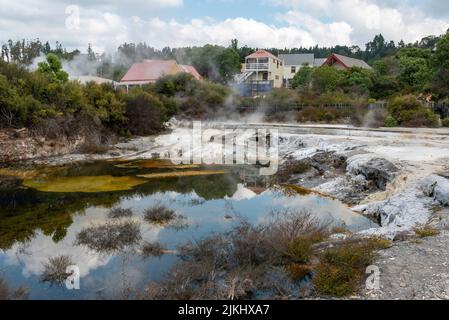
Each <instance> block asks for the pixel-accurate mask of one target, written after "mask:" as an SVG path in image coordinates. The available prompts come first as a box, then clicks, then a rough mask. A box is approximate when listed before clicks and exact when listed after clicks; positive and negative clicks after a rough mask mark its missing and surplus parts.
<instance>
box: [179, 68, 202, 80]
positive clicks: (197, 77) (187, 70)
mask: <svg viewBox="0 0 449 320" xmlns="http://www.w3.org/2000/svg"><path fill="white" fill-rule="evenodd" d="M180 67H181V68H183V69H184V72H187V73H190V74H191V75H192V76H193V77H194V78H195V79H196V80H199V81H201V80H203V77H202V76H201V75H200V74H199V73H198V71H196V69H195V68H194V67H192V66H188V65H184V64H181V65H180Z"/></svg>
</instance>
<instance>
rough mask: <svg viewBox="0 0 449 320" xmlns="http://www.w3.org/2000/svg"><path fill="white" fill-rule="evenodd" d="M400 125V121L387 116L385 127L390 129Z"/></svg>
mask: <svg viewBox="0 0 449 320" xmlns="http://www.w3.org/2000/svg"><path fill="white" fill-rule="evenodd" d="M398 125H399V123H398V121H397V120H396V119H395V118H393V117H392V116H387V118H386V119H385V126H386V127H389V128H393V127H397V126H398Z"/></svg>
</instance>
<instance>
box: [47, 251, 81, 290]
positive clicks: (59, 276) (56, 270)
mask: <svg viewBox="0 0 449 320" xmlns="http://www.w3.org/2000/svg"><path fill="white" fill-rule="evenodd" d="M73 264H74V263H73V261H72V258H71V257H70V256H67V255H61V256H57V257H51V258H49V259H48V261H47V262H46V263H45V264H44V272H43V273H42V274H41V276H40V281H42V282H48V283H50V284H51V285H60V286H62V285H64V283H65V281H66V279H67V278H68V277H69V276H70V275H71V274H70V273H67V272H66V270H67V267H69V266H71V265H73Z"/></svg>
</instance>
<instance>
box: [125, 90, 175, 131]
mask: <svg viewBox="0 0 449 320" xmlns="http://www.w3.org/2000/svg"><path fill="white" fill-rule="evenodd" d="M126 117H127V119H128V130H129V131H130V132H131V133H132V134H134V135H141V136H143V135H149V134H155V133H157V132H159V131H161V130H163V124H164V122H165V121H167V118H166V110H165V107H164V105H163V104H162V102H161V101H160V100H159V98H158V97H157V96H155V95H152V94H150V93H146V92H143V91H140V90H139V91H133V92H130V94H129V97H128V101H127V105H126Z"/></svg>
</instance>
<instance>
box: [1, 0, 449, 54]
mask: <svg viewBox="0 0 449 320" xmlns="http://www.w3.org/2000/svg"><path fill="white" fill-rule="evenodd" d="M78 13H79V15H78ZM78 17H79V19H78ZM448 28H449V2H448V1H440V0H421V1H418V0H399V1H393V0H257V1H256V0H245V1H241V0H240V1H238V0H202V1H199V0H128V1H119V0H89V1H88V0H80V1H76V0H59V1H56V0H20V1H11V0H0V42H5V41H6V40H8V39H13V40H17V39H20V38H26V39H34V38H40V39H41V40H43V41H46V40H49V41H57V40H58V41H60V42H62V43H63V44H64V46H65V47H67V48H69V49H70V48H73V49H74V48H80V49H85V48H86V47H87V44H88V43H92V45H93V47H94V49H96V50H99V51H102V50H107V49H109V48H110V49H112V48H115V47H116V46H117V45H119V44H121V43H123V42H126V41H128V42H131V41H132V42H139V41H146V42H147V43H149V44H150V45H152V46H155V47H158V48H162V47H164V46H171V47H179V46H191V45H203V44H206V43H214V44H222V45H227V44H229V43H230V41H231V39H233V38H238V39H239V41H240V44H247V45H249V46H254V47H279V48H283V47H299V46H313V45H315V44H319V45H320V46H331V45H336V44H342V45H345V44H346V45H353V44H354V45H360V46H361V47H364V44H365V43H366V42H368V41H369V40H371V39H372V38H373V36H374V35H375V34H378V33H382V34H383V35H384V36H385V38H386V39H392V40H395V41H399V40H404V41H406V42H414V41H416V40H419V39H421V38H422V37H424V36H427V35H430V34H434V35H440V34H442V33H444V32H445V31H446V30H447V29H448Z"/></svg>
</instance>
